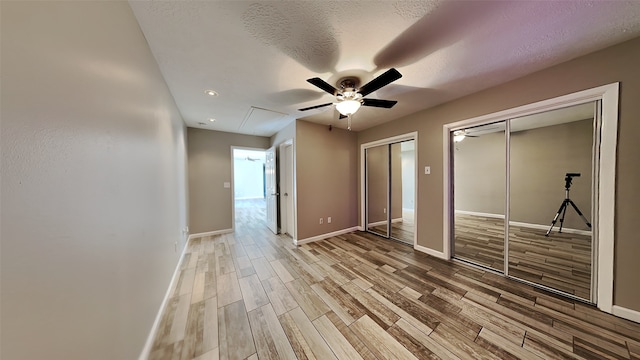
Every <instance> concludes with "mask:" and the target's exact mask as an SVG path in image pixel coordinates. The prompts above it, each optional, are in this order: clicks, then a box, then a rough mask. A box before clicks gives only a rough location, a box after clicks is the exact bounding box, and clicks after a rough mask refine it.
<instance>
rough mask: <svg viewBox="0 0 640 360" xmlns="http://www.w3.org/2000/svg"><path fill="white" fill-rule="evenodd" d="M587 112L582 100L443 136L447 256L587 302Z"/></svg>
mask: <svg viewBox="0 0 640 360" xmlns="http://www.w3.org/2000/svg"><path fill="white" fill-rule="evenodd" d="M596 109H597V103H595V102H590V103H586V104H581V105H575V106H570V107H566V108H561V109H556V110H552V111H547V112H542V113H537V114H533V115H528V116H524V117H520V118H515V119H509V120H506V121H503V122H499V123H492V124H486V125H482V126H476V127H471V128H467V129H462V130H456V131H453V132H452V133H451V136H452V144H453V145H452V161H453V163H454V167H453V169H454V173H453V176H452V177H453V195H454V196H453V198H454V209H455V214H454V215H455V216H454V223H453V241H454V247H453V250H454V257H455V258H457V259H460V260H463V261H467V262H470V263H473V264H476V265H480V266H483V267H486V268H490V269H493V270H496V271H498V272H506V273H507V274H508V276H509V277H513V278H518V279H521V280H525V281H528V282H531V283H534V284H537V285H540V286H543V287H546V288H549V289H552V290H557V291H560V292H563V293H566V294H569V295H571V296H575V297H577V298H580V299H584V300H588V301H591V300H592V299H593V296H592V294H591V292H592V291H591V289H592V283H593V274H592V262H593V260H592V259H593V257H594V254H593V245H592V244H593V236H592V234H593V232H592V228H591V227H592V226H591V224H592V222H593V220H592V207H593V206H594V205H593V201H592V193H593V190H592V189H593V188H595V184H594V181H593V176H592V174H593V173H594V169H593V164H594V163H596V162H595V161H594V159H595V157H594V155H593V154H594V149H596V150H597V149H598V146H595V145H594V144H596V143H597V141H594V134H597V132H596V131H594V125H595V129H597V128H598V127H597V121H596V114H597V110H596ZM507 122H508V123H507ZM507 125H508V128H509V134H506V135H508V136H506V137H505V130H506V128H507ZM507 138H508V139H507ZM507 149H508V154H507ZM507 155H508V161H509V162H508V164H507ZM507 169H508V171H509V173H508V176H507ZM507 179H508V181H509V183H508V191H509V194H508V195H509V207H508V209H505V202H506V196H507ZM505 218H508V219H509V226H508V234H505V223H504V219H505ZM505 235H507V236H505ZM505 247H506V248H507V249H508V251H507V254H506V255H507V256H506V258H507V259H508V266H509V267H508V269H506V271H505V269H504V262H505V251H504V250H505Z"/></svg>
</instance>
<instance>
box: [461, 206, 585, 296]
mask: <svg viewBox="0 0 640 360" xmlns="http://www.w3.org/2000/svg"><path fill="white" fill-rule="evenodd" d="M545 233H546V230H541V229H531V228H526V227H522V226H510V227H509V274H510V275H511V276H514V277H517V278H520V279H523V280H528V281H531V282H534V283H538V284H542V285H545V286H548V287H551V288H554V289H557V290H560V291H564V292H566V293H568V294H572V295H575V296H578V297H580V298H583V299H586V300H589V298H590V292H591V236H588V235H579V234H570V233H558V232H557V227H556V228H554V231H552V232H551V234H549V236H548V237H546V236H545ZM454 249H455V256H456V257H457V258H461V259H467V260H470V261H473V262H476V263H478V264H481V265H484V266H487V267H490V268H493V269H496V270H499V271H503V268H504V260H503V259H504V220H503V219H496V218H488V217H484V216H475V215H464V214H456V218H455V246H454Z"/></svg>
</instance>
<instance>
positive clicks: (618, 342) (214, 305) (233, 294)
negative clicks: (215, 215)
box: [150, 208, 640, 360]
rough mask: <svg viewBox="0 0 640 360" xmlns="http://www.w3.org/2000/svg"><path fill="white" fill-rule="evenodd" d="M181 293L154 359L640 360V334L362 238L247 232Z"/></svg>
mask: <svg viewBox="0 0 640 360" xmlns="http://www.w3.org/2000/svg"><path fill="white" fill-rule="evenodd" d="M245 209H246V210H247V212H246V214H244V215H242V216H237V217H236V219H238V220H240V219H242V218H243V217H245V216H246V217H245V218H246V219H252V218H253V217H252V216H251V214H250V213H249V208H245ZM170 294H171V295H170V298H169V299H168V304H167V307H166V309H165V311H164V313H163V314H162V315H161V318H160V324H159V328H158V332H157V334H156V337H155V339H154V341H153V348H152V352H151V355H150V359H198V360H204V359H313V358H316V359H323V360H324V359H385V358H386V359H388V358H393V359H426V358H433V359H436V358H442V359H477V358H483V359H517V358H521V359H538V358H541V359H551V358H572V359H574V358H575V359H582V358H620V359H629V358H637V355H638V354H640V324H637V323H633V322H630V321H627V320H623V319H620V318H617V317H615V316H612V315H609V314H605V313H603V312H600V311H599V310H597V309H596V308H595V307H593V306H589V305H586V304H584V303H581V302H578V301H574V300H571V299H566V298H563V297H559V296H557V295H554V294H551V293H549V292H546V291H544V290H540V289H536V288H533V287H531V286H528V285H526V284H523V283H519V282H516V281H512V280H509V279H506V278H504V277H502V276H500V275H496V274H492V273H489V272H485V271H482V270H479V269H475V268H471V267H469V266H466V265H464V264H459V263H455V262H451V261H443V260H440V259H437V258H434V257H431V256H429V255H426V254H423V253H420V252H417V251H414V250H413V249H412V248H411V247H408V246H405V245H403V244H400V243H397V242H393V241H384V240H381V239H380V238H379V237H377V236H375V235H372V234H368V233H362V232H354V233H349V234H345V235H341V236H335V237H332V238H329V239H326V240H321V241H317V242H312V243H308V244H304V245H301V246H299V247H296V246H294V245H293V244H292V242H291V238H289V237H288V236H281V235H274V234H272V233H271V232H270V231H269V230H268V229H267V228H266V226H264V225H263V223H260V222H257V221H251V220H250V221H249V223H240V222H238V223H236V232H235V233H230V234H223V235H216V236H207V237H202V238H197V239H192V240H191V241H190V243H189V245H188V247H187V249H186V253H185V256H184V258H183V260H182V262H181V264H180V267H179V271H178V273H177V278H176V281H175V282H174V284H173V288H172V289H171V290H170Z"/></svg>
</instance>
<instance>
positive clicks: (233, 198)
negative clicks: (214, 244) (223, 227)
mask: <svg viewBox="0 0 640 360" xmlns="http://www.w3.org/2000/svg"><path fill="white" fill-rule="evenodd" d="M236 149H238V150H251V151H262V152H265V151H267V150H268V149H262V148H254V147H248V146H235V145H231V186H230V187H231V231H232V232H235V231H236V194H235V176H236V169H235V160H234V158H233V152H234V150H236ZM265 186H266V184H265Z"/></svg>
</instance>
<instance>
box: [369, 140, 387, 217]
mask: <svg viewBox="0 0 640 360" xmlns="http://www.w3.org/2000/svg"><path fill="white" fill-rule="evenodd" d="M366 157H367V164H366V168H367V170H366V171H367V178H366V180H365V181H366V183H367V199H366V206H367V226H377V225H376V224H378V223H380V222H381V221H387V211H388V210H389V209H387V207H388V204H387V201H388V196H389V195H388V192H389V145H380V146H374V147H370V148H368V149H367V153H366Z"/></svg>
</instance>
